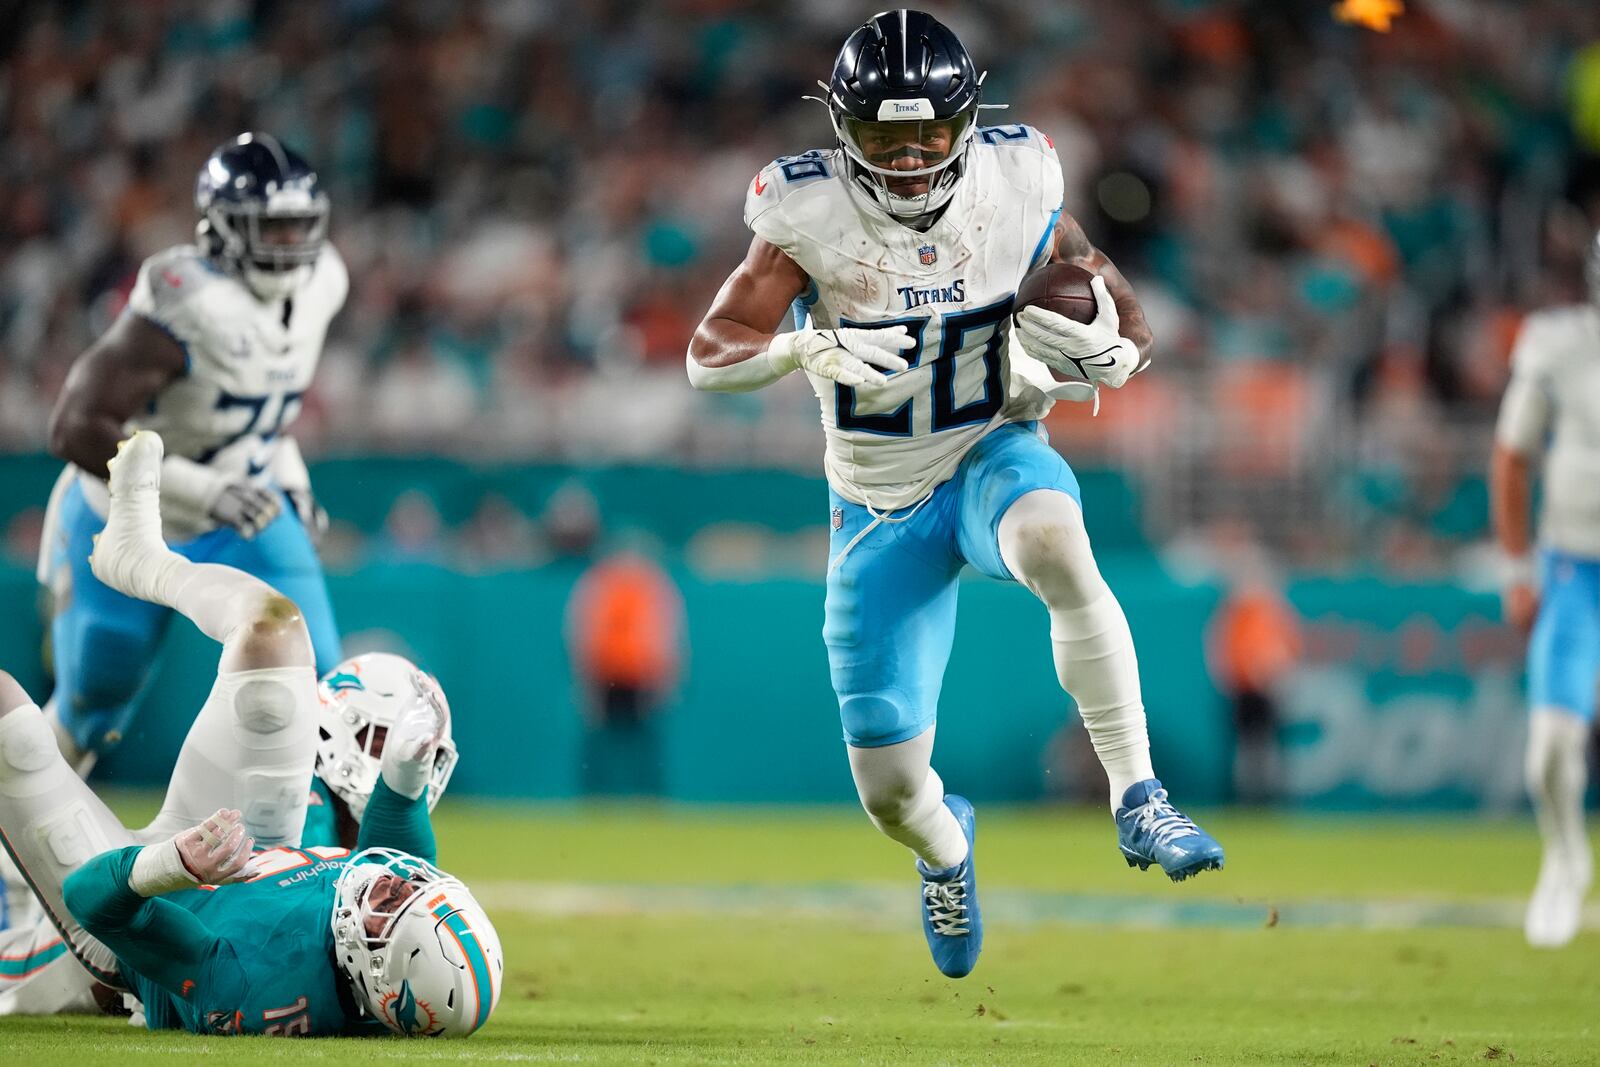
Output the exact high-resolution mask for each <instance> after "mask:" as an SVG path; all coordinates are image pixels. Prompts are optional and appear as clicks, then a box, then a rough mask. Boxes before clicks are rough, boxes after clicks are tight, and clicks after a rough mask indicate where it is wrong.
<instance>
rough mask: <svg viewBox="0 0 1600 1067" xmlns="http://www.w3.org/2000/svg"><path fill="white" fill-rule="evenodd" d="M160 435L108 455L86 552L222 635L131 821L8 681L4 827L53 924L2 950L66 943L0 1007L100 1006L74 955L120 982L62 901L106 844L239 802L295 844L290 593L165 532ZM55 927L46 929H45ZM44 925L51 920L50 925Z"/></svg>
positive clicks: (298, 750) (308, 684)
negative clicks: (144, 814) (170, 749)
mask: <svg viewBox="0 0 1600 1067" xmlns="http://www.w3.org/2000/svg"><path fill="white" fill-rule="evenodd" d="M161 452H162V447H161V439H160V437H159V436H157V435H155V434H153V433H148V432H146V433H140V434H137V435H135V436H134V437H133V438H131V439H130V440H129V441H128V442H127V443H125V445H124V446H123V447H122V449H121V450H120V451H119V453H118V455H117V457H116V459H114V460H113V461H112V465H111V487H112V499H111V505H110V512H109V516H108V519H107V522H106V528H105V531H104V532H103V533H102V534H101V535H100V538H99V540H98V542H97V544H96V547H95V552H94V556H93V557H92V560H91V563H92V566H93V568H94V572H95V575H96V577H98V578H99V579H100V580H101V581H103V582H105V583H106V584H107V585H109V586H111V587H112V588H114V589H117V590H119V591H120V592H123V593H126V594H127V595H129V596H135V597H139V598H141V599H143V600H148V601H151V602H153V603H157V604H163V605H166V606H168V607H171V608H174V609H176V610H177V611H178V612H180V613H181V614H183V615H185V616H187V617H188V618H189V619H190V620H191V621H193V622H194V624H195V625H196V626H197V627H199V628H200V630H201V631H202V632H203V633H205V634H206V635H207V636H208V637H211V638H213V639H214V640H216V641H219V642H221V644H222V656H221V659H220V660H219V662H218V666H217V680H216V683H215V685H214V686H213V687H212V691H211V695H210V697H209V698H208V699H207V700H206V703H205V705H204V706H203V707H202V708H201V710H200V713H199V714H198V715H197V716H196V718H195V722H194V725H193V726H192V727H191V728H190V730H189V735H188V737H187V738H186V739H185V740H184V745H183V750H182V752H181V753H180V754H179V756H178V762H177V766H176V767H175V769H174V771H173V776H172V780H171V784H170V786H169V788H168V791H167V796H166V799H165V801H164V802H163V804H162V807H161V812H160V814H159V815H158V816H157V817H156V820H155V821H154V822H153V823H152V824H151V825H150V826H149V827H147V828H146V829H145V830H143V831H139V832H137V833H134V832H130V831H128V830H127V829H126V828H124V827H123V826H122V824H121V823H120V822H119V821H118V820H117V818H116V817H115V816H114V815H113V814H112V813H111V812H110V810H109V809H107V808H106V806H105V805H104V804H103V803H101V801H100V800H99V798H97V797H96V796H95V795H94V793H93V791H92V790H90V788H89V787H88V785H87V784H85V783H84V782H83V781H82V780H81V779H80V778H79V777H78V776H77V774H76V773H75V772H74V771H73V769H72V768H71V767H70V766H69V765H68V764H67V762H66V760H65V758H64V757H63V756H62V755H61V752H60V750H59V748H58V747H57V745H56V741H55V736H54V733H53V731H52V730H51V728H50V726H49V724H48V723H47V722H46V720H45V717H44V715H43V713H42V712H41V711H40V710H39V708H38V707H37V706H36V705H35V704H33V703H32V701H30V700H29V699H28V698H27V696H26V694H24V693H23V692H22V690H21V687H20V686H17V685H16V683H15V682H14V681H13V680H11V679H10V677H9V676H8V675H5V676H3V677H4V679H5V682H8V683H9V687H3V686H0V709H3V710H4V711H5V714H4V715H3V717H0V831H3V833H4V836H5V841H6V844H7V847H8V849H9V851H10V852H11V853H12V854H13V856H14V858H15V859H16V860H17V861H18V863H19V865H20V866H21V868H22V869H23V871H24V872H25V874H26V876H27V878H28V880H29V882H30V884H31V885H32V886H33V887H34V889H35V890H36V892H37V894H38V897H39V899H40V901H41V902H42V903H43V905H44V907H45V911H46V913H47V920H45V921H47V922H48V924H49V926H48V928H46V927H41V926H38V925H37V924H36V925H35V926H33V927H29V928H22V929H17V930H7V931H5V932H3V933H0V956H5V955H15V954H17V952H18V951H32V952H37V951H40V950H41V949H44V948H47V947H48V945H49V942H50V941H51V940H52V939H53V938H55V937H59V938H61V939H63V940H64V941H65V942H66V944H67V947H68V949H69V952H68V954H67V955H65V956H62V957H59V958H58V959H57V960H56V961H54V962H52V963H50V964H47V965H46V966H45V967H44V968H43V969H41V970H39V971H35V972H34V973H32V974H30V975H28V976H26V978H24V979H23V980H21V981H18V982H14V983H8V982H6V981H5V980H3V979H0V1014H21V1013H26V1014H44V1013H51V1012H56V1011H62V1010H73V1009H77V1010H91V1011H92V1010H94V1007H93V1000H92V998H90V997H88V996H87V994H88V984H87V982H86V981H85V980H84V978H83V977H82V974H83V972H82V971H81V970H80V968H79V964H82V965H83V966H84V967H87V968H88V969H89V971H88V973H90V974H94V975H95V976H96V977H98V978H100V979H102V980H108V979H109V980H108V981H107V984H110V985H115V983H116V979H115V976H114V975H112V974H111V973H110V971H111V968H112V966H113V961H112V959H111V956H110V953H109V952H108V951H107V950H106V949H105V947H104V946H103V945H101V944H100V943H99V942H98V941H95V940H94V939H93V938H92V937H89V936H88V935H87V934H86V933H84V931H83V929H82V928H81V927H80V926H79V925H78V924H77V923H76V922H75V921H74V920H73V919H72V916H71V915H70V914H69V913H68V912H67V910H66V908H65V907H64V905H63V904H62V899H61V885H62V883H63V882H64V881H65V880H66V878H67V876H68V875H69V874H71V873H72V871H74V870H76V869H77V868H78V867H79V866H80V865H81V864H82V863H83V862H84V861H86V860H88V859H89V858H90V857H92V856H95V855H97V854H99V853H101V852H104V851H106V850H108V849H112V848H120V847H123V846H126V845H131V844H137V843H145V842H150V841H155V840H159V839H161V838H164V837H170V836H171V835H172V834H174V833H176V832H177V831H179V830H183V829H187V828H188V827H191V826H194V825H197V824H199V823H201V822H203V821H204V820H205V819H206V818H207V817H208V816H209V815H211V813H212V812H215V811H216V810H217V809H218V808H237V809H239V810H240V811H241V812H242V813H243V821H244V824H245V826H246V829H247V831H248V832H249V834H250V835H251V836H253V837H254V838H255V839H256V841H257V843H258V845H260V846H263V847H271V846H274V845H290V846H292V845H297V844H299V842H300V832H301V829H302V827H303V826H304V823H305V808H306V799H307V795H308V788H309V785H310V781H311V774H312V768H313V764H314V762H315V759H316V715H317V691H316V669H315V667H314V665H313V664H314V659H313V656H312V651H311V641H310V637H309V636H308V634H307V632H306V629H305V625H304V623H303V622H302V621H301V619H300V616H299V612H298V610H297V609H296V608H295V606H294V604H293V603H292V602H290V601H289V600H287V599H286V598H284V597H283V596H282V595H281V594H279V593H277V592H276V591H275V590H273V589H272V588H271V587H270V586H268V585H267V584H266V583H264V582H262V581H261V580H259V579H257V578H254V577H252V576H250V575H248V574H245V573H244V572H243V571H239V570H235V569H234V568H232V567H225V566H221V565H218V564H210V563H193V562H191V561H189V560H186V559H184V558H183V557H182V556H179V555H178V554H176V553H175V552H172V551H171V550H170V549H168V548H167V546H166V545H165V543H164V542H163V541H162V540H161V521H160V513H159V492H160V469H161V466H160V465H161ZM52 929H53V930H54V933H53V934H52V933H50V932H49V931H50V930H52ZM41 931H42V932H41Z"/></svg>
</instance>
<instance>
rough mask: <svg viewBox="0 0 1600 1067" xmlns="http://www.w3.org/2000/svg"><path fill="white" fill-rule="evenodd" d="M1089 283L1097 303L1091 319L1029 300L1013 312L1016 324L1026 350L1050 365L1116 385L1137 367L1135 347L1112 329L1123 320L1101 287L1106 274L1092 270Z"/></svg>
mask: <svg viewBox="0 0 1600 1067" xmlns="http://www.w3.org/2000/svg"><path fill="white" fill-rule="evenodd" d="M1089 284H1090V288H1092V289H1093V290H1094V302H1095V308H1096V310H1095V316H1094V321H1093V322H1090V323H1082V322H1074V321H1073V320H1072V319H1069V318H1067V317H1066V316H1065V315H1058V314H1056V313H1055V312H1054V311H1048V310H1046V309H1045V308H1042V307H1035V306H1032V305H1030V306H1028V307H1025V308H1023V309H1022V310H1021V311H1019V312H1017V314H1016V323H1017V329H1018V330H1019V331H1020V332H1021V333H1022V336H1023V338H1024V339H1025V341H1026V345H1027V349H1028V354H1029V355H1031V356H1033V358H1035V359H1037V360H1039V361H1040V362H1041V363H1043V364H1044V365H1045V366H1047V367H1049V368H1050V369H1051V370H1053V371H1055V372H1057V373H1058V374H1067V375H1071V376H1073V377H1076V378H1083V379H1086V380H1088V381H1090V382H1094V383H1095V384H1097V385H1105V386H1109V387H1111V388H1112V389H1121V388H1122V386H1123V385H1124V384H1125V383H1126V382H1127V380H1128V379H1129V377H1131V376H1132V375H1133V372H1134V371H1136V370H1138V369H1139V362H1140V356H1139V349H1138V347H1137V346H1136V345H1134V343H1133V342H1132V341H1130V340H1128V339H1127V338H1126V337H1123V336H1122V335H1121V334H1120V333H1118V332H1117V330H1118V329H1119V328H1120V327H1121V325H1122V320H1121V318H1120V317H1119V316H1118V315H1117V302H1116V301H1115V300H1113V299H1112V298H1111V294H1110V293H1109V292H1108V291H1107V290H1106V280H1105V279H1104V278H1102V277H1100V276H1099V275H1098V274H1097V275H1095V277H1094V280H1093V281H1092V282H1090V283H1089Z"/></svg>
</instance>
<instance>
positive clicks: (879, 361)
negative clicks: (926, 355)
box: [767, 326, 917, 386]
mask: <svg viewBox="0 0 1600 1067" xmlns="http://www.w3.org/2000/svg"><path fill="white" fill-rule="evenodd" d="M916 345H917V342H916V341H915V340H914V339H913V338H912V337H911V335H910V333H908V332H907V330H906V328H905V327H904V326H889V327H885V328H884V329H881V330H861V329H852V328H849V327H843V328H840V329H836V330H795V331H794V332H793V333H780V334H779V335H778V336H777V337H774V338H773V339H772V344H771V345H769V346H768V348H767V353H768V355H769V356H770V357H771V358H772V360H773V361H774V362H782V361H787V362H790V363H792V364H793V365H794V366H796V367H799V368H800V369H802V370H806V371H810V372H811V373H812V374H815V375H817V376H819V377H822V378H830V379H832V380H833V381H836V382H838V383H839V384H840V385H852V386H854V385H884V384H886V383H887V382H888V380H889V378H888V376H887V375H885V374H884V371H888V372H890V373H891V374H893V373H896V372H899V371H903V370H905V369H906V368H907V367H909V366H910V364H909V363H907V362H906V360H905V357H904V356H902V355H900V353H901V352H905V351H908V350H910V349H912V348H915V347H916Z"/></svg>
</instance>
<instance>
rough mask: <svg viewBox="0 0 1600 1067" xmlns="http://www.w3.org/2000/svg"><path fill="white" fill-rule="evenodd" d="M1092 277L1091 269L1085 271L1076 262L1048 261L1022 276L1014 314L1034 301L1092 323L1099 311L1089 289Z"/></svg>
mask: <svg viewBox="0 0 1600 1067" xmlns="http://www.w3.org/2000/svg"><path fill="white" fill-rule="evenodd" d="M1093 279H1094V273H1093V272H1092V271H1087V270H1084V269H1083V268H1082V267H1080V266H1078V265H1077V264H1076V263H1046V264H1045V265H1044V266H1042V267H1039V268H1038V269H1037V270H1031V271H1029V272H1028V274H1027V276H1026V277H1024V278H1023V279H1022V284H1021V285H1019V286H1017V297H1016V300H1015V302H1014V303H1013V305H1012V309H1011V310H1012V313H1013V314H1015V313H1016V312H1018V311H1021V310H1022V309H1023V308H1025V307H1027V306H1028V305H1030V304H1032V305H1036V306H1038V307H1042V308H1044V309H1046V310H1048V311H1054V312H1055V313H1056V314H1058V315H1065V316H1066V317H1067V318H1069V319H1071V320H1073V321H1074V322H1085V323H1087V322H1093V321H1094V316H1095V310H1096V308H1095V302H1094V290H1093V289H1091V288H1089V282H1090V281H1092V280H1093Z"/></svg>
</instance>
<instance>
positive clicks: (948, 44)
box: [823, 8, 983, 218]
mask: <svg viewBox="0 0 1600 1067" xmlns="http://www.w3.org/2000/svg"><path fill="white" fill-rule="evenodd" d="M982 82H983V76H982V75H981V74H980V73H979V72H978V70H977V68H976V67H975V66H974V65H973V63H972V56H970V55H969V54H968V53H967V50H966V48H965V47H964V46H963V45H962V44H961V41H960V40H959V39H958V38H957V37H956V35H955V34H954V33H952V32H950V29H949V27H947V26H945V25H944V24H943V23H942V22H940V21H939V20H938V19H936V18H934V17H933V16H932V15H928V14H925V13H923V12H921V11H908V10H905V9H903V8H902V9H900V10H897V11H884V12H881V13H880V14H877V15H874V16H872V18H871V19H870V20H869V21H868V22H867V24H866V25H864V26H862V27H861V28H860V29H858V30H856V31H855V32H854V33H852V34H851V35H850V36H849V37H848V38H847V39H846V40H845V42H844V47H843V48H841V49H840V50H839V57H838V58H837V59H836V60H835V61H834V64H833V76H832V77H831V78H829V79H828V82H827V83H826V84H825V85H824V86H823V88H825V89H826V90H827V91H828V98H827V100H826V101H825V102H826V103H827V105H828V114H829V115H830V116H831V117H832V119H833V130H834V133H835V134H836V135H837V136H838V138H839V146H840V147H841V148H842V149H843V150H844V153H845V156H846V158H847V159H848V166H849V169H850V176H851V178H853V179H854V180H855V181H856V182H857V183H859V184H860V186H861V187H862V188H864V189H865V190H866V191H867V193H868V194H869V195H870V196H871V197H872V198H873V200H874V201H876V202H877V203H878V204H879V205H880V206H881V207H883V208H884V209H885V210H886V211H888V212H889V213H890V214H892V215H894V216H896V217H898V218H915V217H917V216H920V215H925V214H927V213H928V212H930V211H934V210H936V209H937V208H939V207H941V206H943V205H944V204H945V203H946V202H947V201H948V200H949V199H950V197H951V196H952V195H954V193H955V184H956V181H957V179H959V178H960V176H961V171H962V165H963V160H964V158H965V156H966V152H967V148H968V146H969V145H970V144H971V143H972V137H973V134H974V133H975V132H976V131H977V126H978V123H977V118H978V91H979V88H980V87H981V85H982Z"/></svg>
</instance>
